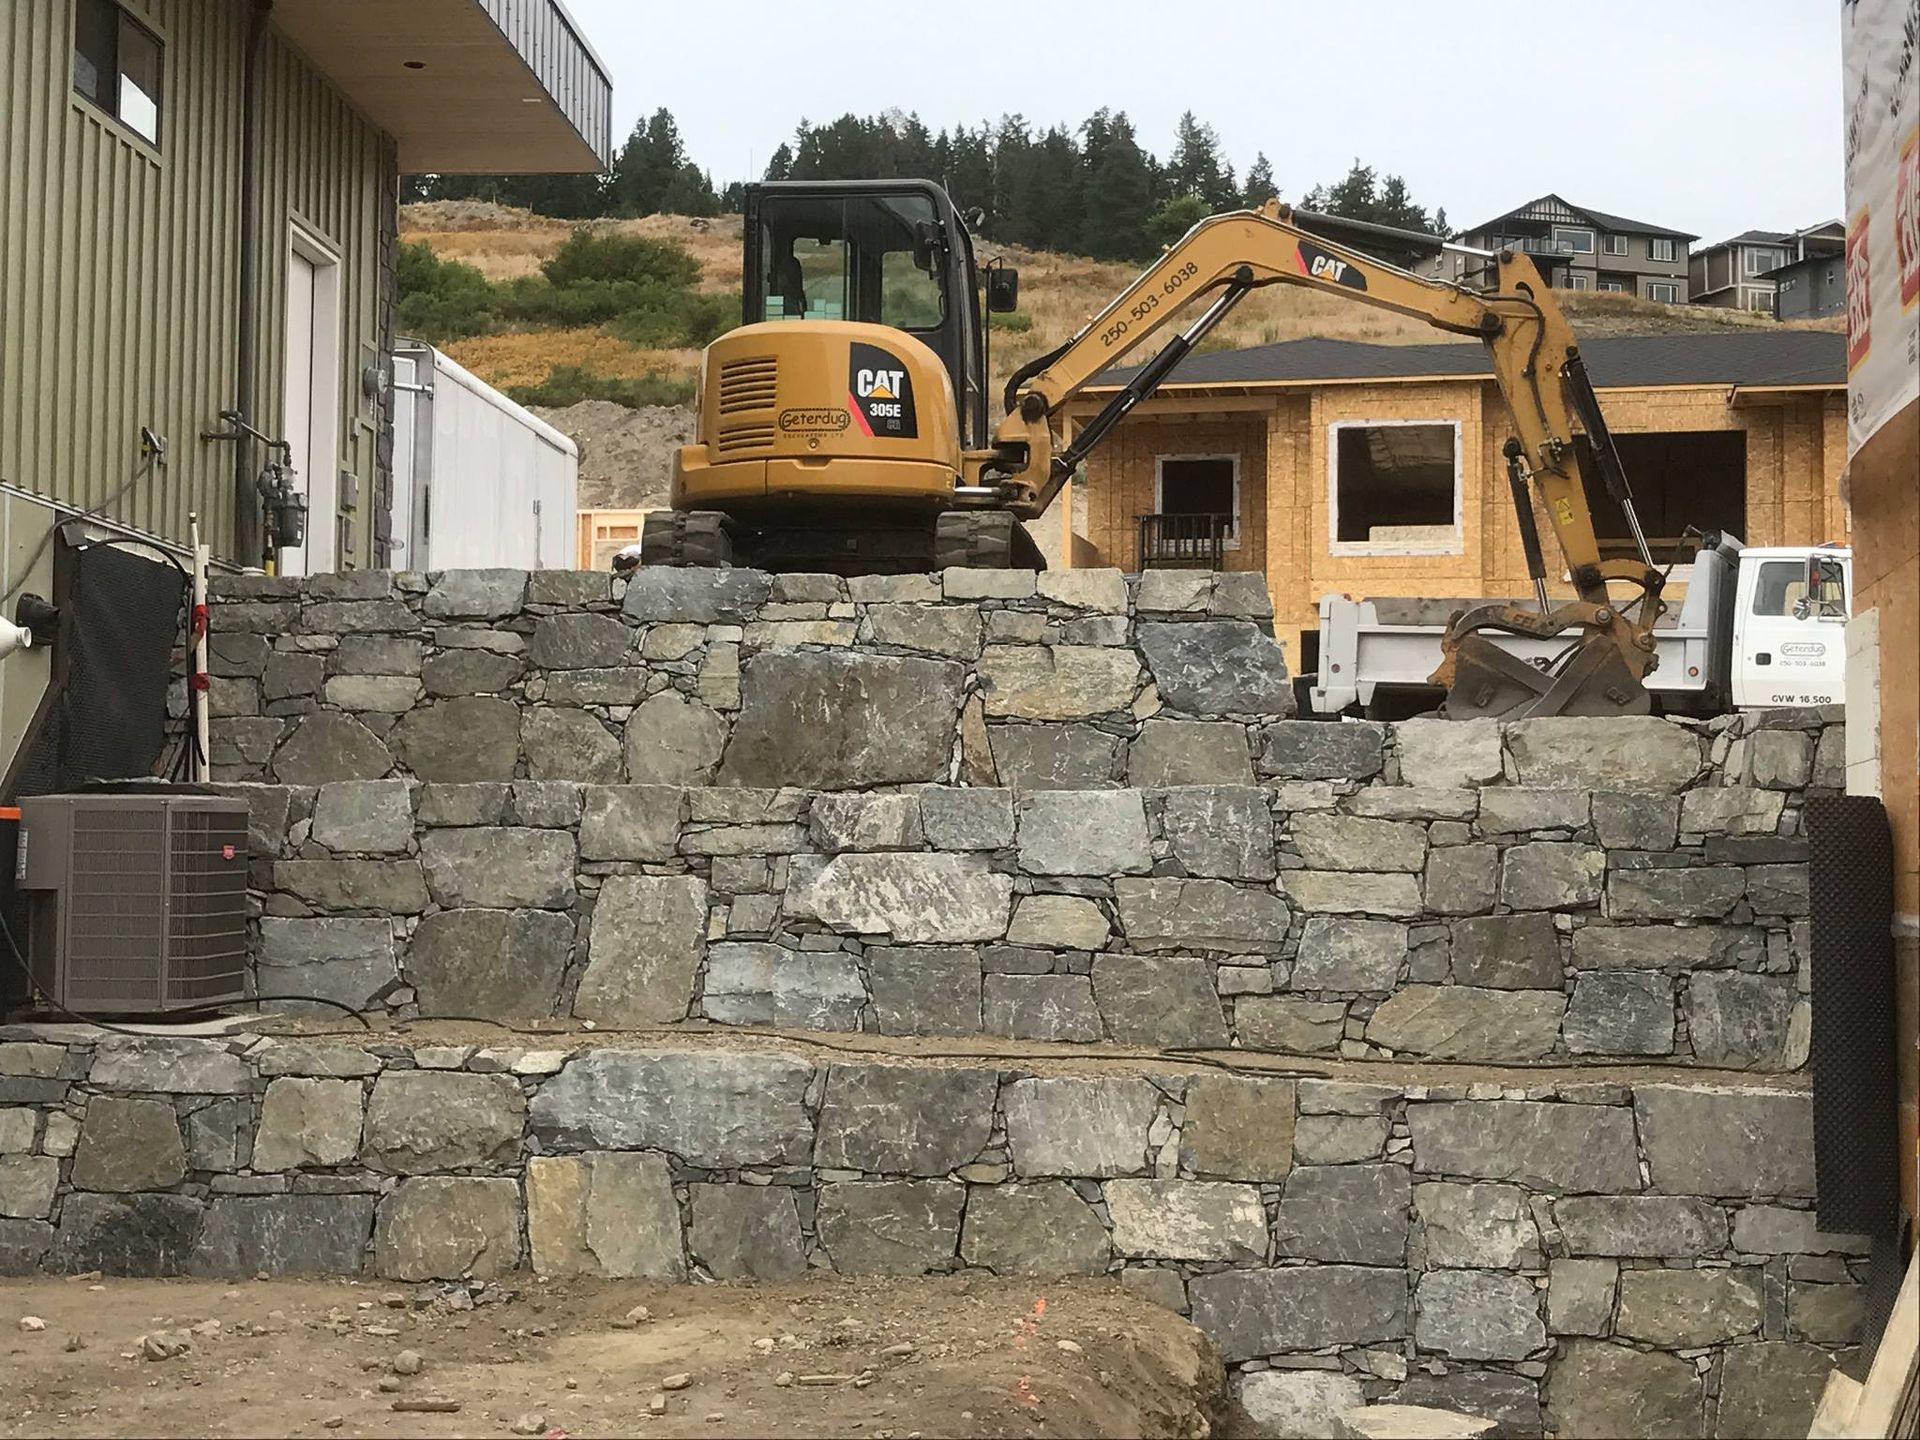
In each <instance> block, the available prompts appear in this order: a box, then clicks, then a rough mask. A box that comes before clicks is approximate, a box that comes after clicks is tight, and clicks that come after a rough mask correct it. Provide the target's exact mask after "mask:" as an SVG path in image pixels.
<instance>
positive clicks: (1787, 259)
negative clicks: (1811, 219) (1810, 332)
mask: <svg viewBox="0 0 1920 1440" xmlns="http://www.w3.org/2000/svg"><path fill="white" fill-rule="evenodd" d="M1846 247H1847V231H1846V227H1845V226H1844V225H1842V224H1841V223H1840V222H1839V221H1838V220H1829V221H1827V222H1826V223H1825V224H1821V225H1809V226H1807V227H1806V229H1804V230H1743V231H1741V232H1740V233H1739V234H1738V235H1735V236H1734V237H1733V238H1732V239H1729V240H1722V241H1721V242H1720V243H1719V244H1718V245H1709V246H1707V247H1706V248H1704V249H1701V250H1696V251H1694V252H1693V259H1692V262H1691V264H1690V265H1689V267H1688V271H1687V285H1688V289H1689V291H1690V293H1691V294H1692V297H1693V302H1694V303H1695V304H1697V305H1719V306H1723V307H1730V308H1732V309H1735V310H1758V311H1761V312H1762V313H1764V314H1768V315H1771V314H1773V313H1775V312H1774V297H1775V295H1776V293H1777V292H1778V289H1779V280H1780V278H1781V275H1780V272H1781V271H1783V270H1785V269H1786V268H1787V267H1788V266H1791V265H1799V264H1804V263H1806V262H1808V261H1819V260H1824V259H1837V258H1838V257H1839V256H1840V255H1841V253H1842V252H1843V251H1844V250H1845V249H1846ZM1835 273H1839V272H1838V270H1836V271H1835ZM1788 278H1789V279H1791V280H1795V281H1796V282H1797V281H1798V276H1797V275H1796V276H1789V277H1788ZM1813 288H1814V289H1815V290H1816V292H1817V290H1818V288H1819V287H1813ZM1797 289H1800V286H1799V285H1798V283H1795V284H1790V285H1789V286H1788V287H1787V290H1788V293H1789V294H1793V292H1794V291H1795V290H1797ZM1832 289H1833V290H1834V292H1835V293H1834V294H1833V295H1831V296H1828V297H1826V298H1827V299H1828V300H1829V301H1830V302H1831V306H1830V308H1828V309H1825V310H1817V309H1813V308H1811V304H1812V303H1817V302H1818V300H1819V299H1820V298H1821V297H1820V296H1819V295H1818V294H1817V293H1815V294H1813V295H1807V294H1806V291H1804V290H1803V291H1802V292H1801V294H1800V295H1795V297H1794V302H1793V303H1794V307H1795V313H1796V315H1817V314H1825V315H1833V314H1838V313H1839V312H1840V310H1842V309H1844V308H1845V305H1846V283H1845V281H1844V279H1842V280H1840V281H1837V282H1835V284H1834V285H1833V286H1832ZM1803 297H1804V302H1803ZM1803 303H1806V304H1807V308H1801V307H1802V305H1803Z"/></svg>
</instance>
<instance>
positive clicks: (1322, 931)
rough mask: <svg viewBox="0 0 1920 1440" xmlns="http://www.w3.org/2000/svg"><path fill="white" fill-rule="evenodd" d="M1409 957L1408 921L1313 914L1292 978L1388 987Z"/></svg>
mask: <svg viewBox="0 0 1920 1440" xmlns="http://www.w3.org/2000/svg"><path fill="white" fill-rule="evenodd" d="M1406 961H1407V927H1406V926H1405V925H1398V924H1395V923H1393V922H1392V921H1388V920H1354V919H1348V918H1345V917H1338V918H1336V917H1330V916H1326V915H1313V916H1309V917H1308V919H1307V926H1306V929H1305V930H1304V931H1303V932H1302V933H1301V936H1300V953H1299V957H1298V958H1297V959H1296V960H1295V961H1294V965H1293V976H1292V979H1291V980H1290V981H1289V982H1288V986H1289V988H1290V989H1294V990H1343V991H1385V990H1391V989H1393V987H1394V986H1395V985H1396V984H1398V983H1399V979H1400V972H1401V969H1402V967H1403V966H1404V965H1405V964H1406Z"/></svg>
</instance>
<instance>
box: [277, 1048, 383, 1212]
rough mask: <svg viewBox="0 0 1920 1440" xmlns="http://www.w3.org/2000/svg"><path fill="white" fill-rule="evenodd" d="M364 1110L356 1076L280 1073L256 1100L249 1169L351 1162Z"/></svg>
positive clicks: (293, 1168) (356, 1145) (286, 1167)
mask: <svg viewBox="0 0 1920 1440" xmlns="http://www.w3.org/2000/svg"><path fill="white" fill-rule="evenodd" d="M365 1114H366V1101H365V1098H364V1097H363V1096H362V1094H361V1091H360V1082H359V1081H358V1080H309V1079H303V1078H300V1077H297V1076H291V1075H287V1076H282V1077H280V1078H279V1079H276V1080H274V1081H272V1082H271V1083H270V1084H269V1085H268V1086H267V1094H266V1098H265V1099H264V1100H262V1101H261V1102H260V1126H259V1129H258V1130H257V1131H256V1132H255V1134H254V1137H253V1168H254V1169H255V1170H258V1171H263V1172H268V1173H271V1172H273V1171H277V1170H298V1169H304V1168H306V1167H309V1166H332V1165H347V1164H351V1163H352V1161H353V1157H354V1156H356V1155H358V1154H359V1153H360V1133H361V1126H362V1123H363V1121H364V1119H365ZM365 1238H366V1237H365V1235H364V1234H363V1235H362V1237H361V1239H362V1241H363V1242H364V1240H365Z"/></svg>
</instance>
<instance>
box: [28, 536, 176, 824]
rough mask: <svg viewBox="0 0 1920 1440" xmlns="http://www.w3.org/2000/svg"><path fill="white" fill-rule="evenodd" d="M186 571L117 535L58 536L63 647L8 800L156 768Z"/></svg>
mask: <svg viewBox="0 0 1920 1440" xmlns="http://www.w3.org/2000/svg"><path fill="white" fill-rule="evenodd" d="M187 594H188V586H187V577H186V574H185V573H184V572H183V571H182V570H181V569H180V568H179V567H178V566H175V565H172V564H169V563H167V562H166V561H162V560H153V559H149V558H147V557H146V556H143V555H138V554H135V553H133V552H132V551H130V550H128V549H126V548H124V547H122V546H120V545H116V544H111V543H107V542H94V541H85V540H82V541H81V542H79V543H77V544H74V543H70V542H69V538H68V535H67V533H66V532H65V531H64V530H63V531H62V533H61V536H60V538H59V539H58V540H57V541H56V543H55V553H54V602H55V603H56V604H57V605H59V607H60V637H59V640H58V641H57V642H56V643H57V645H58V647H59V649H58V652H57V654H56V657H55V662H54V675H53V681H52V684H51V685H50V686H49V687H48V694H47V697H46V699H45V700H44V701H43V702H42V703H41V706H40V709H39V711H38V713H36V714H35V716H34V718H33V725H32V727H31V728H30V729H29V731H28V733H27V737H26V740H25V742H24V743H23V744H22V746H21V749H20V753H19V757H18V758H17V759H16V760H15V762H14V768H13V773H12V775H11V776H10V777H9V782H10V783H9V784H8V786H7V799H8V802H9V803H11V802H12V801H14V800H16V799H17V798H18V797H20V796H22V795H51V794H55V793H57V792H60V791H65V790H78V789H80V788H81V787H83V786H85V785H87V784H89V783H91V782H93V781H96V780H126V779H134V778H136V777H140V776H146V775H151V774H153V772H154V767H155V765H156V763H157V762H158V761H159V760H160V758H161V756H162V754H163V752H164V751H165V750H166V747H167V741H168V715H167V686H168V683H169V679H170V677H171V673H172V663H173V655H174V649H175V645H176V643H177V641H178V639H179V635H180V623H181V607H182V606H183V605H184V604H185V603H186V599H187Z"/></svg>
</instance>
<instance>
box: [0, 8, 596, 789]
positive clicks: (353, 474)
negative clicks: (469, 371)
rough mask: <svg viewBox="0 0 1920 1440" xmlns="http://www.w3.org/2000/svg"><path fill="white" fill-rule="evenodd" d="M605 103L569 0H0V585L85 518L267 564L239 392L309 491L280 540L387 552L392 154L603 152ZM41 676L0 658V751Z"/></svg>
mask: <svg viewBox="0 0 1920 1440" xmlns="http://www.w3.org/2000/svg"><path fill="white" fill-rule="evenodd" d="M610 123H611V113H610V89H609V84H608V80H607V76H606V73H605V71H604V68H603V67H602V66H601V64H600V62H599V61H598V60H597V59H596V58H595V57H594V55H593V52H592V50H591V48H590V47H589V46H588V44H587V43H586V41H585V39H584V38H583V37H582V35H581V33H580V31H579V30H578V28H577V27H576V26H575V25H574V24H573V23H572V21H571V20H570V18H569V17H568V16H567V14H566V11H565V9H564V7H563V6H562V5H561V4H560V3H559V0H407V3H406V4H404V5H400V4H393V3H390V0H274V3H268V0H8V3H7V4H6V5H5V6H4V7H0V591H11V590H13V589H14V588H15V587H18V588H24V589H28V590H38V591H39V592H40V593H43V594H51V591H50V589H49V586H50V584H51V580H50V575H49V573H48V562H47V558H46V547H45V545H44V544H43V542H44V539H45V537H46V535H47V533H48V531H49V530H50V529H51V527H52V526H53V525H55V524H56V523H58V521H59V519H60V518H62V516H63V515H65V516H67V517H70V516H71V514H72V513H73V512H74V511H91V510H95V509H98V511H99V520H100V522H101V523H102V524H108V523H111V524H112V525H113V526H117V527H125V528H129V529H132V530H137V531H140V532H143V533H145V534H147V535H150V536H151V537H153V538H154V539H155V540H156V542H159V543H161V544H163V545H166V546H176V547H177V546H184V544H185V542H186V541H187V538H188V533H189V516H197V517H198V519H199V523H200V530H201V536H202V539H203V540H205V541H206V542H207V543H208V544H209V545H210V546H211V547H212V550H213V553H214V555H215V556H216V557H218V558H220V559H224V560H227V561H230V562H233V563H236V564H240V565H257V564H260V563H261V562H262V559H263V558H264V555H265V552H264V550H263V549H262V544H263V542H262V539H261V535H262V520H261V513H260V506H259V501H258V498H257V496H256V495H255V493H254V476H255V475H256V474H257V473H258V472H259V470H260V467H261V465H262V464H263V462H264V461H265V460H266V459H267V458H268V455H267V451H266V450H265V449H264V448H263V447H262V446H261V445H259V444H258V443H257V442H253V441H236V440H234V439H230V438H229V439H209V438H207V437H208V435H209V434H217V433H220V432H226V433H227V434H229V435H231V434H232V433H233V430H234V427H233V426H232V424H231V423H230V422H229V421H226V420H223V419H222V416H223V413H229V414H230V413H232V412H236V411H237V412H239V413H241V414H242V415H244V417H245V419H246V421H247V423H248V424H249V425H251V426H252V427H253V428H254V429H256V430H258V431H260V432H263V433H264V434H265V435H268V436H271V437H274V438H275V439H281V438H284V439H286V440H287V441H288V442H289V443H290V445H291V447H292V455H293V467H294V469H295V471H296V472H297V475H298V481H297V487H298V489H299V490H300V491H301V492H302V493H303V494H304V496H305V498H306V501H307V504H308V507H309V514H308V524H307V539H306V543H305V545H304V546H303V547H301V548H300V549H299V550H293V549H289V550H286V551H283V552H280V553H279V554H277V555H276V556H275V557H274V558H275V560H276V562H277V563H279V564H280V565H281V566H282V567H283V568H285V569H287V570H289V571H318V570H331V569H345V568H353V567H362V566H379V565H385V564H387V563H388V562H389V560H390V558H394V557H391V555H390V552H389V547H388V532H387V505H388V500H389V493H388V491H389V477H388V464H387V462H388V459H389V458H390V451H391V432H390V428H389V425H388V419H387V416H388V404H389V400H390V391H388V390H387V389H386V383H387V382H386V375H387V371H388V362H387V359H386V356H387V352H388V351H389V349H390V347H391V344H392V326H391V313H392V301H393V296H392V283H391V276H392V261H393V250H394V246H395V229H396V219H397V213H396V206H397V196H398V180H399V176H400V174H401V173H402V172H403V171H405V172H429V171H439V172H460V171H469V172H473V171H478V172H519V173H530V172H549V171H551V172H561V171H594V170H600V169H604V168H605V165H606V163H607V160H608V157H609V154H610V148H611V134H610ZM249 220H250V221H251V223H250V224H249V223H248V221H249ZM243 370H244V372H245V373H244V375H243V373H242V372H243ZM156 440H157V441H158V442H159V447H156V446H155V444H154V441H156ZM53 598H54V599H55V600H56V601H58V599H59V597H58V596H54V597H53ZM12 603H13V602H12V599H11V596H9V598H8V599H7V600H6V601H5V605H6V607H7V608H8V610H9V611H10V609H11V606H12ZM45 673H46V672H45V662H44V659H42V658H40V657H38V656H36V655H34V654H33V653H31V652H29V653H27V654H21V655H16V656H15V657H13V658H11V659H10V660H8V661H7V662H6V663H5V665H4V666H0V748H4V749H5V750H6V751H8V752H11V750H12V748H13V746H14V744H15V743H16V741H17V738H18V736H19V734H20V731H21V728H22V726H23V725H24V723H25V720H26V717H27V716H28V715H29V714H30V713H31V711H32V708H33V706H34V704H35V703H36V702H37V698H38V695H39V693H40V692H41V691H42V690H43V689H44V686H45Z"/></svg>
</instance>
